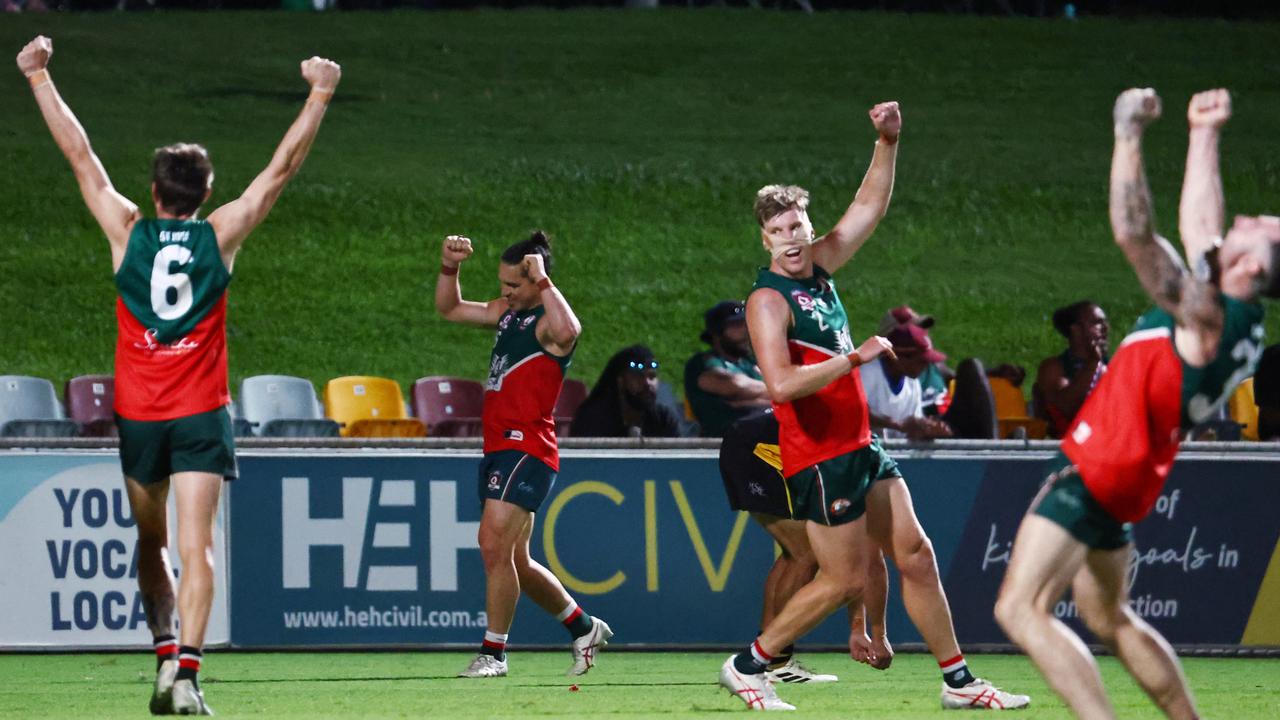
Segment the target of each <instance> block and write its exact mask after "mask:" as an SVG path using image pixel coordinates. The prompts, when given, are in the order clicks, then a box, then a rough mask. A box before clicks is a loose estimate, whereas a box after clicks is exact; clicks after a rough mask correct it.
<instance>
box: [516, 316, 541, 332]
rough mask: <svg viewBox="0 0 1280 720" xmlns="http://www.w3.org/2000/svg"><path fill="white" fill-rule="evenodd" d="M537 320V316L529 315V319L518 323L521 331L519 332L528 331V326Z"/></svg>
mask: <svg viewBox="0 0 1280 720" xmlns="http://www.w3.org/2000/svg"><path fill="white" fill-rule="evenodd" d="M537 319H538V316H537V315H530V316H529V317H527V318H525V319H523V320H521V321H520V329H521V330H528V329H529V326H530V325H532V324H533V323H534V321H535V320H537Z"/></svg>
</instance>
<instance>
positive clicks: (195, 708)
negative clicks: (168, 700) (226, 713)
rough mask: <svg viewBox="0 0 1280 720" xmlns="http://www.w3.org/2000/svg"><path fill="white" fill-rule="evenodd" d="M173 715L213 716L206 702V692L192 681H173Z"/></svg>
mask: <svg viewBox="0 0 1280 720" xmlns="http://www.w3.org/2000/svg"><path fill="white" fill-rule="evenodd" d="M173 713H174V714H175V715H212V714H213V710H212V709H211V708H210V707H209V706H208V705H206V704H205V702H204V692H203V691H201V690H200V689H199V688H197V687H196V684H195V683H193V682H191V681H190V680H174V681H173Z"/></svg>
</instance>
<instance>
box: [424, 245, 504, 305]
mask: <svg viewBox="0 0 1280 720" xmlns="http://www.w3.org/2000/svg"><path fill="white" fill-rule="evenodd" d="M472 252H473V249H472V247H471V240H470V239H468V238H465V237H463V236H461V235H450V236H449V237H447V238H445V239H444V245H443V247H442V248H441V251H440V255H441V257H440V275H439V277H438V278H436V312H438V313H440V315H441V317H443V318H444V319H445V320H448V321H449V322H456V323H465V324H468V325H483V326H488V327H493V326H495V325H497V324H498V321H499V320H501V319H502V313H504V312H506V307H507V303H506V301H504V300H503V299H502V298H494V299H493V300H490V301H489V302H487V303H483V302H474V301H472V300H463V299H462V285H461V283H460V281H459V280H458V271H459V268H460V267H461V265H462V263H463V262H464V261H465V260H466V259H467V258H469V257H471V253H472ZM446 271H447V272H446Z"/></svg>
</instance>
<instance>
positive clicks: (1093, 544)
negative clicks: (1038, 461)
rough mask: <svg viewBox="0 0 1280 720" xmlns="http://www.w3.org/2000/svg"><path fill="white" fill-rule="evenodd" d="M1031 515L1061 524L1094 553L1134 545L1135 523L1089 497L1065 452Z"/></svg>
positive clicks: (1056, 461) (1051, 468) (1051, 469)
mask: <svg viewBox="0 0 1280 720" xmlns="http://www.w3.org/2000/svg"><path fill="white" fill-rule="evenodd" d="M1031 512H1033V513H1035V514H1036V515H1039V516H1041V517H1044V518H1048V519H1049V520H1052V521H1053V522H1055V523H1057V524H1058V525H1061V526H1062V527H1063V529H1065V530H1066V531H1067V532H1069V533H1071V537H1074V538H1075V539H1076V540H1079V541H1080V542H1082V543H1084V544H1085V546H1087V547H1089V548H1090V549H1092V550H1118V549H1120V548H1122V547H1124V546H1126V545H1128V544H1130V543H1132V542H1133V523H1122V522H1120V521H1119V520H1116V519H1115V518H1113V517H1111V515H1110V514H1109V513H1108V512H1107V511H1106V510H1104V509H1103V507H1102V506H1101V505H1099V504H1098V501H1097V500H1095V499H1094V497H1093V495H1090V494H1089V489H1088V488H1087V487H1085V485H1084V479H1083V478H1081V477H1080V472H1079V470H1077V469H1076V466H1075V465H1073V464H1071V460H1070V458H1068V457H1067V456H1066V455H1063V454H1062V453H1058V456H1057V457H1055V458H1054V459H1053V462H1052V463H1051V465H1050V466H1049V475H1048V477H1047V478H1046V479H1045V484H1044V487H1042V488H1040V493H1039V494H1038V495H1036V499H1035V500H1033V501H1032V503H1031Z"/></svg>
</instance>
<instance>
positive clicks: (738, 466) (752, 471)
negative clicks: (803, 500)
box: [720, 410, 793, 519]
mask: <svg viewBox="0 0 1280 720" xmlns="http://www.w3.org/2000/svg"><path fill="white" fill-rule="evenodd" d="M720 479H721V480H723V481H724V492H725V495H727V496H728V498H729V507H730V508H732V509H734V510H745V511H746V512H752V513H763V514H765V515H772V516H774V517H780V518H786V519H793V515H792V508H791V492H790V491H789V490H788V489H787V481H786V479H784V478H783V477H782V456H781V455H780V453H779V450H778V420H777V418H775V417H774V416H773V411H772V410H766V411H764V412H760V413H756V414H753V415H748V416H747V417H744V418H742V419H741V420H739V421H738V422H736V423H734V424H733V427H731V428H729V431H728V432H727V433H725V436H724V440H723V441H721V443H720Z"/></svg>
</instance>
